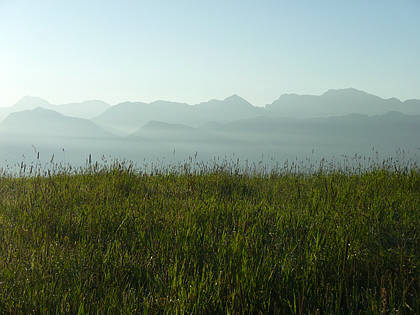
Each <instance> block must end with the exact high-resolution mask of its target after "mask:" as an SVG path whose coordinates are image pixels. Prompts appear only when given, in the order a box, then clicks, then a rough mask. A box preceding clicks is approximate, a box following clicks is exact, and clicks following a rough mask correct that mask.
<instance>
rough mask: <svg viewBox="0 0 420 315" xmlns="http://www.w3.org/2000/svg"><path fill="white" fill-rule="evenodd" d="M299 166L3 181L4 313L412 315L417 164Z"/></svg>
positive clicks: (91, 168) (417, 307) (101, 169)
mask: <svg viewBox="0 0 420 315" xmlns="http://www.w3.org/2000/svg"><path fill="white" fill-rule="evenodd" d="M51 162H52V161H51ZM296 165H297V164H296ZM296 165H294V164H293V163H290V164H287V165H283V166H282V168H278V169H274V170H273V169H271V170H267V169H264V168H263V167H260V166H259V165H254V166H253V167H249V166H247V167H248V169H245V170H246V171H244V168H241V167H240V165H239V163H237V162H236V161H233V162H232V163H230V164H229V163H214V164H200V163H198V164H197V163H195V162H192V161H189V162H187V163H185V164H180V165H178V166H176V167H166V168H160V167H159V165H158V166H156V165H154V166H153V165H151V166H148V167H146V168H145V169H143V170H142V169H139V168H136V167H134V166H133V165H131V164H127V163H120V162H117V161H115V162H113V163H110V164H108V165H103V164H97V163H93V162H92V161H91V160H89V163H88V165H87V166H86V167H85V168H82V169H76V170H74V169H73V170H71V169H69V168H60V167H56V168H54V167H50V168H41V167H39V166H38V167H36V166H35V167H34V166H32V167H33V169H30V166H24V165H22V166H21V172H20V176H10V175H8V174H7V172H5V171H4V172H3V174H2V176H1V177H0V312H1V313H55V312H60V313H77V312H79V313H100V314H103V313H112V314H114V313H127V314H128V313H165V312H166V313H200V314H201V313H229V314H233V313H268V312H270V313H283V314H289V313H292V314H302V313H315V314H316V313H324V314H325V313H334V314H348V313H360V312H363V313H364V312H367V313H383V314H387V313H392V312H393V313H403V314H404V313H420V292H419V287H420V282H419V281H420V277H419V272H420V271H419V267H418V266H419V263H420V246H419V244H420V235H419V226H420V174H419V170H418V167H417V166H416V165H415V164H414V165H403V166H401V164H398V163H393V162H392V161H386V162H384V163H375V164H372V167H367V168H365V167H364V168H363V169H362V168H361V167H358V166H357V164H356V165H355V166H354V167H353V169H352V170H349V169H348V168H345V167H343V168H337V167H335V166H334V165H330V164H328V163H326V162H325V163H324V162H322V164H321V165H319V166H318V167H317V168H312V169H311V172H300V171H298V169H297V168H296ZM23 168H25V170H24V171H23V170H22V169H23ZM18 175H19V174H18Z"/></svg>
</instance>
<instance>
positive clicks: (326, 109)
mask: <svg viewBox="0 0 420 315" xmlns="http://www.w3.org/2000/svg"><path fill="white" fill-rule="evenodd" d="M266 109H267V110H269V111H270V112H272V113H274V114H276V115H280V116H284V117H295V118H310V117H328V116H338V115H346V114H350V113H359V114H366V115H378V114H384V113H386V112H389V111H399V112H402V113H405V114H420V101H419V100H410V101H406V102H401V101H400V100H398V99H397V98H390V99H383V98H380V97H378V96H375V95H372V94H369V93H366V92H363V91H360V90H356V89H353V88H347V89H337V90H328V91H327V92H325V93H324V94H322V95H319V96H317V95H298V94H283V95H281V96H280V97H279V98H278V99H277V100H276V101H274V102H273V103H272V104H269V105H267V106H266Z"/></svg>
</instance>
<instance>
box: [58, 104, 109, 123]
mask: <svg viewBox="0 0 420 315" xmlns="http://www.w3.org/2000/svg"><path fill="white" fill-rule="evenodd" d="M110 107H111V105H109V104H108V103H105V102H103V101H100V100H89V101H84V102H80V103H69V104H63V105H56V106H55V107H53V108H52V109H53V110H55V111H57V112H59V113H61V114H63V115H66V116H72V117H78V118H86V119H91V118H93V117H96V116H98V115H100V114H102V113H103V112H105V111H106V110H107V109H109V108H110Z"/></svg>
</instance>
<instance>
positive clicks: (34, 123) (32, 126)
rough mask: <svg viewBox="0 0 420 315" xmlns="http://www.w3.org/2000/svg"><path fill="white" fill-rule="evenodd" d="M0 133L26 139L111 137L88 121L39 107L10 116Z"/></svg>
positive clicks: (2, 124)
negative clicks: (44, 137) (42, 137)
mask: <svg viewBox="0 0 420 315" xmlns="http://www.w3.org/2000/svg"><path fill="white" fill-rule="evenodd" d="M0 133H1V134H8V135H10V134H11V135H21V136H28V137H34V136H35V137H36V136H48V137H83V138H110V137H113V136H112V135H111V134H110V133H108V132H106V131H104V130H103V129H101V128H100V127H99V126H97V125H95V124H94V123H93V122H91V121H90V120H87V119H83V118H75V117H68V116H64V115H62V114H60V113H57V112H55V111H53V110H49V109H45V108H40V107H38V108H35V109H32V110H23V111H20V112H15V113H12V114H10V115H9V116H7V118H6V119H5V120H4V121H2V122H1V123H0Z"/></svg>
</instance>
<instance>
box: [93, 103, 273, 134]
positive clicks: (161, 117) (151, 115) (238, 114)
mask: <svg viewBox="0 0 420 315" xmlns="http://www.w3.org/2000/svg"><path fill="white" fill-rule="evenodd" d="M263 114H265V109H264V108H261V107H256V106H253V105H252V104H250V103H249V102H247V101H246V100H244V99H243V98H241V97H239V96H237V95H233V96H230V97H228V98H226V99H224V100H210V101H208V102H204V103H200V104H197V105H188V104H185V103H175V102H168V101H156V102H153V103H149V104H147V103H141V102H125V103H121V104H118V105H115V106H113V107H111V108H110V109H109V110H107V111H105V112H104V113H103V114H101V115H99V116H98V117H96V118H95V119H94V121H95V122H96V123H98V124H99V125H103V126H108V127H111V128H114V129H116V130H121V131H123V132H127V133H131V132H134V131H135V130H137V129H138V128H139V126H142V125H144V124H146V123H148V122H149V121H152V120H155V121H162V122H166V123H170V124H185V125H189V126H194V127H197V126H200V125H202V124H204V123H207V122H211V121H217V122H229V121H234V120H237V119H245V118H251V117H256V116H259V115H263Z"/></svg>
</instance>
